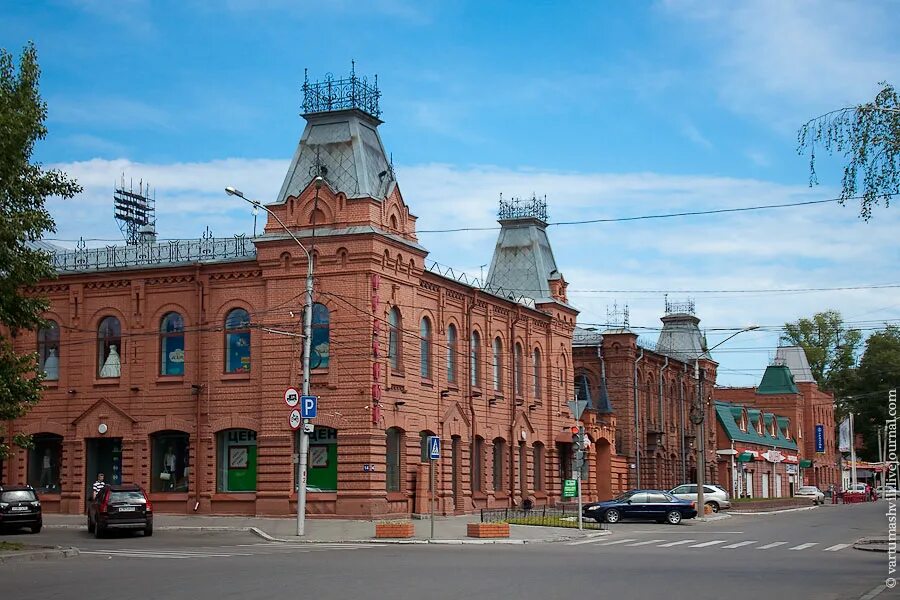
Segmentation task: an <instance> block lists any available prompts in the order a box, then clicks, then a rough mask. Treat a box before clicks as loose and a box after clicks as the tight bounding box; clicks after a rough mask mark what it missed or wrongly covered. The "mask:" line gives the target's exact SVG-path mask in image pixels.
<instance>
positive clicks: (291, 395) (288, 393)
mask: <svg viewBox="0 0 900 600" xmlns="http://www.w3.org/2000/svg"><path fill="white" fill-rule="evenodd" d="M284 403H285V404H287V405H288V406H290V407H291V408H294V407H296V406H297V405H298V404H300V392H298V391H297V390H295V389H294V388H292V387H289V388H288V389H286V390H284Z"/></svg>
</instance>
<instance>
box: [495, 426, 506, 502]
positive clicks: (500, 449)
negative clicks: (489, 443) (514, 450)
mask: <svg viewBox="0 0 900 600" xmlns="http://www.w3.org/2000/svg"><path fill="white" fill-rule="evenodd" d="M505 459H506V442H505V441H504V440H503V438H497V439H495V440H494V456H493V463H494V464H493V468H494V481H493V484H494V491H495V492H500V491H503V463H504V462H505Z"/></svg>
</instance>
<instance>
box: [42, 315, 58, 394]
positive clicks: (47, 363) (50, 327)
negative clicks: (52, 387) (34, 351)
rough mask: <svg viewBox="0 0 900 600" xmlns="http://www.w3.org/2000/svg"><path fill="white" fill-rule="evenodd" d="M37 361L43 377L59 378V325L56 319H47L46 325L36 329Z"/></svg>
mask: <svg viewBox="0 0 900 600" xmlns="http://www.w3.org/2000/svg"><path fill="white" fill-rule="evenodd" d="M38 361H40V368H41V371H43V372H44V379H47V380H49V381H55V380H57V379H59V325H57V324H56V321H47V324H46V326H44V327H41V328H40V329H39V330H38Z"/></svg>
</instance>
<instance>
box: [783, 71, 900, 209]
mask: <svg viewBox="0 0 900 600" xmlns="http://www.w3.org/2000/svg"><path fill="white" fill-rule="evenodd" d="M879 85H881V86H883V87H882V89H881V91H880V92H878V95H876V96H875V100H874V101H872V102H868V103H866V104H860V105H858V106H848V107H845V108H839V109H837V110H833V111H831V112H828V113H825V114H824V115H821V116H818V117H816V118H815V119H812V120H810V121H808V122H807V123H806V124H805V125H804V126H803V127H801V128H800V133H799V135H798V148H797V152H798V153H799V154H804V153H805V152H806V151H807V150H809V173H810V176H809V183H810V185H814V184H817V183H818V176H817V174H816V147H817V145H821V147H823V148H825V151H826V152H828V154H833V153H835V152H838V153H843V155H844V158H845V160H846V163H845V165H844V176H843V179H842V181H841V198H840V201H841V204H843V203H844V202H846V201H847V200H851V199H859V201H860V210H859V214H860V216H861V217H862V218H863V219H865V220H867V221H868V220H869V219H870V218H871V217H872V208H873V207H874V206H876V205H878V204H879V203H880V202H882V201H883V202H884V206H885V207H887V206H889V205H890V201H891V197H892V196H895V195H897V194H898V193H900V99H898V97H897V92H896V91H895V90H894V88H893V87H892V86H891V85H889V84H888V83H886V82H881V83H880V84H879ZM860 184H862V195H857V194H858V191H859V185H860Z"/></svg>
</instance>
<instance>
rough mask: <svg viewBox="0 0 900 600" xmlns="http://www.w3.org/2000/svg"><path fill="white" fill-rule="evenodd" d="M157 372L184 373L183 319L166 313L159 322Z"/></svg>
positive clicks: (165, 373) (168, 373) (172, 313)
mask: <svg viewBox="0 0 900 600" xmlns="http://www.w3.org/2000/svg"><path fill="white" fill-rule="evenodd" d="M159 348H160V356H159V374H160V375H184V319H183V318H182V317H181V315H180V314H178V313H177V312H170V313H166V315H165V316H163V318H162V321H161V322H160V324H159Z"/></svg>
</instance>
